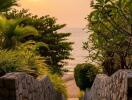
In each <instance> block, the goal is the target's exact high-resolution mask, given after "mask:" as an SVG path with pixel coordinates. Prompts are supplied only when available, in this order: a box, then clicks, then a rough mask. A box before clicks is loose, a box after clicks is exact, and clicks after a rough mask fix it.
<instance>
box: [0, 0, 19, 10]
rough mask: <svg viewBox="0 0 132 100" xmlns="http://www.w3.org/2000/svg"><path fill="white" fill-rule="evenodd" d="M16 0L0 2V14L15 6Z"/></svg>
mask: <svg viewBox="0 0 132 100" xmlns="http://www.w3.org/2000/svg"><path fill="white" fill-rule="evenodd" d="M17 1H18V0H0V12H3V11H7V10H10V8H11V7H12V6H17V3H16V2H17Z"/></svg>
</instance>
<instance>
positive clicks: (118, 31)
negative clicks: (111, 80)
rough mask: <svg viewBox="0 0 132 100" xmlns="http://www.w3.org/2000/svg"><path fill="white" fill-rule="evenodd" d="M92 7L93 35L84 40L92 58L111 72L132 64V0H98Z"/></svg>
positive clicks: (90, 18)
mask: <svg viewBox="0 0 132 100" xmlns="http://www.w3.org/2000/svg"><path fill="white" fill-rule="evenodd" d="M91 7H92V8H93V11H92V12H91V14H90V15H89V16H88V17H87V18H86V19H87V20H88V21H89V24H88V25H87V28H88V29H89V30H90V32H91V35H90V36H89V39H88V41H87V42H85V43H84V48H85V49H86V50H88V51H89V55H88V57H89V59H91V60H92V61H97V62H99V64H102V66H103V67H104V69H105V71H108V72H107V73H108V74H109V75H111V74H112V73H113V72H115V71H116V70H118V69H129V68H131V67H132V66H131V63H132V62H131V61H130V60H129V61H130V62H128V59H129V58H131V55H132V52H131V50H132V45H131V43H132V42H131V38H132V21H131V20H132V15H131V12H132V9H131V8H132V1H131V0H95V1H92V3H91Z"/></svg>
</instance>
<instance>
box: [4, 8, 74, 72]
mask: <svg viewBox="0 0 132 100" xmlns="http://www.w3.org/2000/svg"><path fill="white" fill-rule="evenodd" d="M5 15H6V16H7V18H9V19H10V18H25V19H27V20H25V21H23V23H22V24H23V25H30V26H33V27H35V28H36V29H37V30H38V32H39V36H30V37H25V38H24V39H23V40H22V41H23V42H25V41H28V40H34V41H36V42H41V43H45V44H47V45H48V49H45V48H43V47H42V48H39V49H37V50H38V52H39V54H40V55H41V56H44V57H45V58H46V61H47V62H46V63H47V64H48V65H49V66H51V69H52V71H53V73H59V74H61V68H62V67H63V66H64V65H65V63H66V62H65V60H66V59H71V57H70V55H71V54H70V51H71V50H72V47H71V45H72V44H73V43H72V42H68V41H67V39H68V38H67V37H69V36H70V34H71V33H59V32H58V31H59V30H60V29H62V28H63V27H65V24H62V25H60V24H57V22H56V18H54V17H50V16H49V15H47V16H42V17H38V16H37V15H35V16H33V15H32V14H30V13H28V11H27V10H24V9H23V10H21V11H17V10H13V11H11V12H8V13H6V14H5Z"/></svg>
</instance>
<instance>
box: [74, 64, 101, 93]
mask: <svg viewBox="0 0 132 100" xmlns="http://www.w3.org/2000/svg"><path fill="white" fill-rule="evenodd" d="M98 73H99V69H98V68H96V67H95V66H94V65H92V64H89V63H84V64H78V65H77V66H76V67H75V69H74V77H75V81H76V84H77V86H78V87H79V88H80V90H84V91H85V90H86V89H87V88H91V86H92V84H93V82H94V79H95V77H96V75H97V74H98Z"/></svg>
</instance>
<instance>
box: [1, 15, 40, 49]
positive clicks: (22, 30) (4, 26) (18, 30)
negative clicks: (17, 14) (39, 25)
mask: <svg viewBox="0 0 132 100" xmlns="http://www.w3.org/2000/svg"><path fill="white" fill-rule="evenodd" d="M22 21H24V20H23V19H10V20H8V19H6V18H5V17H4V16H0V46H1V48H3V49H12V48H15V47H16V46H17V45H18V44H20V41H21V39H22V38H24V37H27V36H30V35H38V32H37V30H36V29H35V28H33V27H31V26H24V27H23V26H20V25H19V24H20V23H21V22H22Z"/></svg>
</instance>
